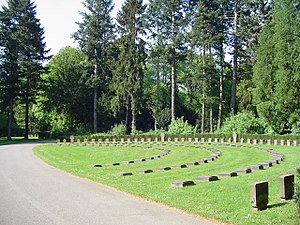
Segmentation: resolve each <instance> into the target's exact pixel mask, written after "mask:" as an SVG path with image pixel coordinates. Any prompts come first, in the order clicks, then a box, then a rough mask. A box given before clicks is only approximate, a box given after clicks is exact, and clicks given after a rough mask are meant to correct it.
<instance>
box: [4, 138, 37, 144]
mask: <svg viewBox="0 0 300 225" xmlns="http://www.w3.org/2000/svg"><path fill="white" fill-rule="evenodd" d="M37 140H38V138H37V137H29V140H24V138H23V137H13V138H12V140H11V141H8V140H7V138H4V137H0V145H11V144H19V143H28V142H34V141H37Z"/></svg>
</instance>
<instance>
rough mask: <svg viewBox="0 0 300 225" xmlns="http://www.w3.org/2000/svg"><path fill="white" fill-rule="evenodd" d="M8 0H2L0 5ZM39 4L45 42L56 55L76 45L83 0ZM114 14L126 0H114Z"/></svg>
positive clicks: (46, 0) (40, 1)
mask: <svg viewBox="0 0 300 225" xmlns="http://www.w3.org/2000/svg"><path fill="white" fill-rule="evenodd" d="M6 1H7V0H0V5H1V6H2V5H3V4H5V3H6ZM34 2H35V3H36V5H37V18H38V19H40V22H41V25H42V27H43V28H44V30H45V42H46V44H47V48H48V49H51V51H50V55H55V54H56V53H57V52H58V51H59V50H60V49H61V48H62V47H66V46H72V47H76V43H74V41H73V39H71V34H72V33H74V32H76V31H77V30H78V26H77V25H76V23H75V22H81V21H82V18H81V16H80V15H79V12H80V11H84V7H83V5H82V0H34ZM113 2H114V4H115V9H114V12H113V15H116V12H117V11H118V10H119V9H120V8H121V5H122V3H123V2H124V0H113Z"/></svg>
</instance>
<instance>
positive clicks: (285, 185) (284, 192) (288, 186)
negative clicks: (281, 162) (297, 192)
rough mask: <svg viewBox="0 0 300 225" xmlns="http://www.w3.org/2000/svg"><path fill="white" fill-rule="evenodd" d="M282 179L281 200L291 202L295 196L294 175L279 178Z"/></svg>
mask: <svg viewBox="0 0 300 225" xmlns="http://www.w3.org/2000/svg"><path fill="white" fill-rule="evenodd" d="M279 179H280V198H282V199H285V200H289V199H293V196H294V180H295V176H294V175H293V174H287V175H283V176H280V177H279Z"/></svg>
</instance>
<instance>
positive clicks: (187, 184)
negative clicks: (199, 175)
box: [172, 180, 195, 187]
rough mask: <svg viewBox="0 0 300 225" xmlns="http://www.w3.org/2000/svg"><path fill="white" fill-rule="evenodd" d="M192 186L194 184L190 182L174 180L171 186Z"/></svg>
mask: <svg viewBox="0 0 300 225" xmlns="http://www.w3.org/2000/svg"><path fill="white" fill-rule="evenodd" d="M192 185H195V182H194V181H191V180H175V181H173V182H172V186H174V187H187V186H192Z"/></svg>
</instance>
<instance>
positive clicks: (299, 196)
mask: <svg viewBox="0 0 300 225" xmlns="http://www.w3.org/2000/svg"><path fill="white" fill-rule="evenodd" d="M294 199H295V202H296V205H297V208H298V212H299V213H300V168H298V169H297V174H296V181H295V194H294Z"/></svg>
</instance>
